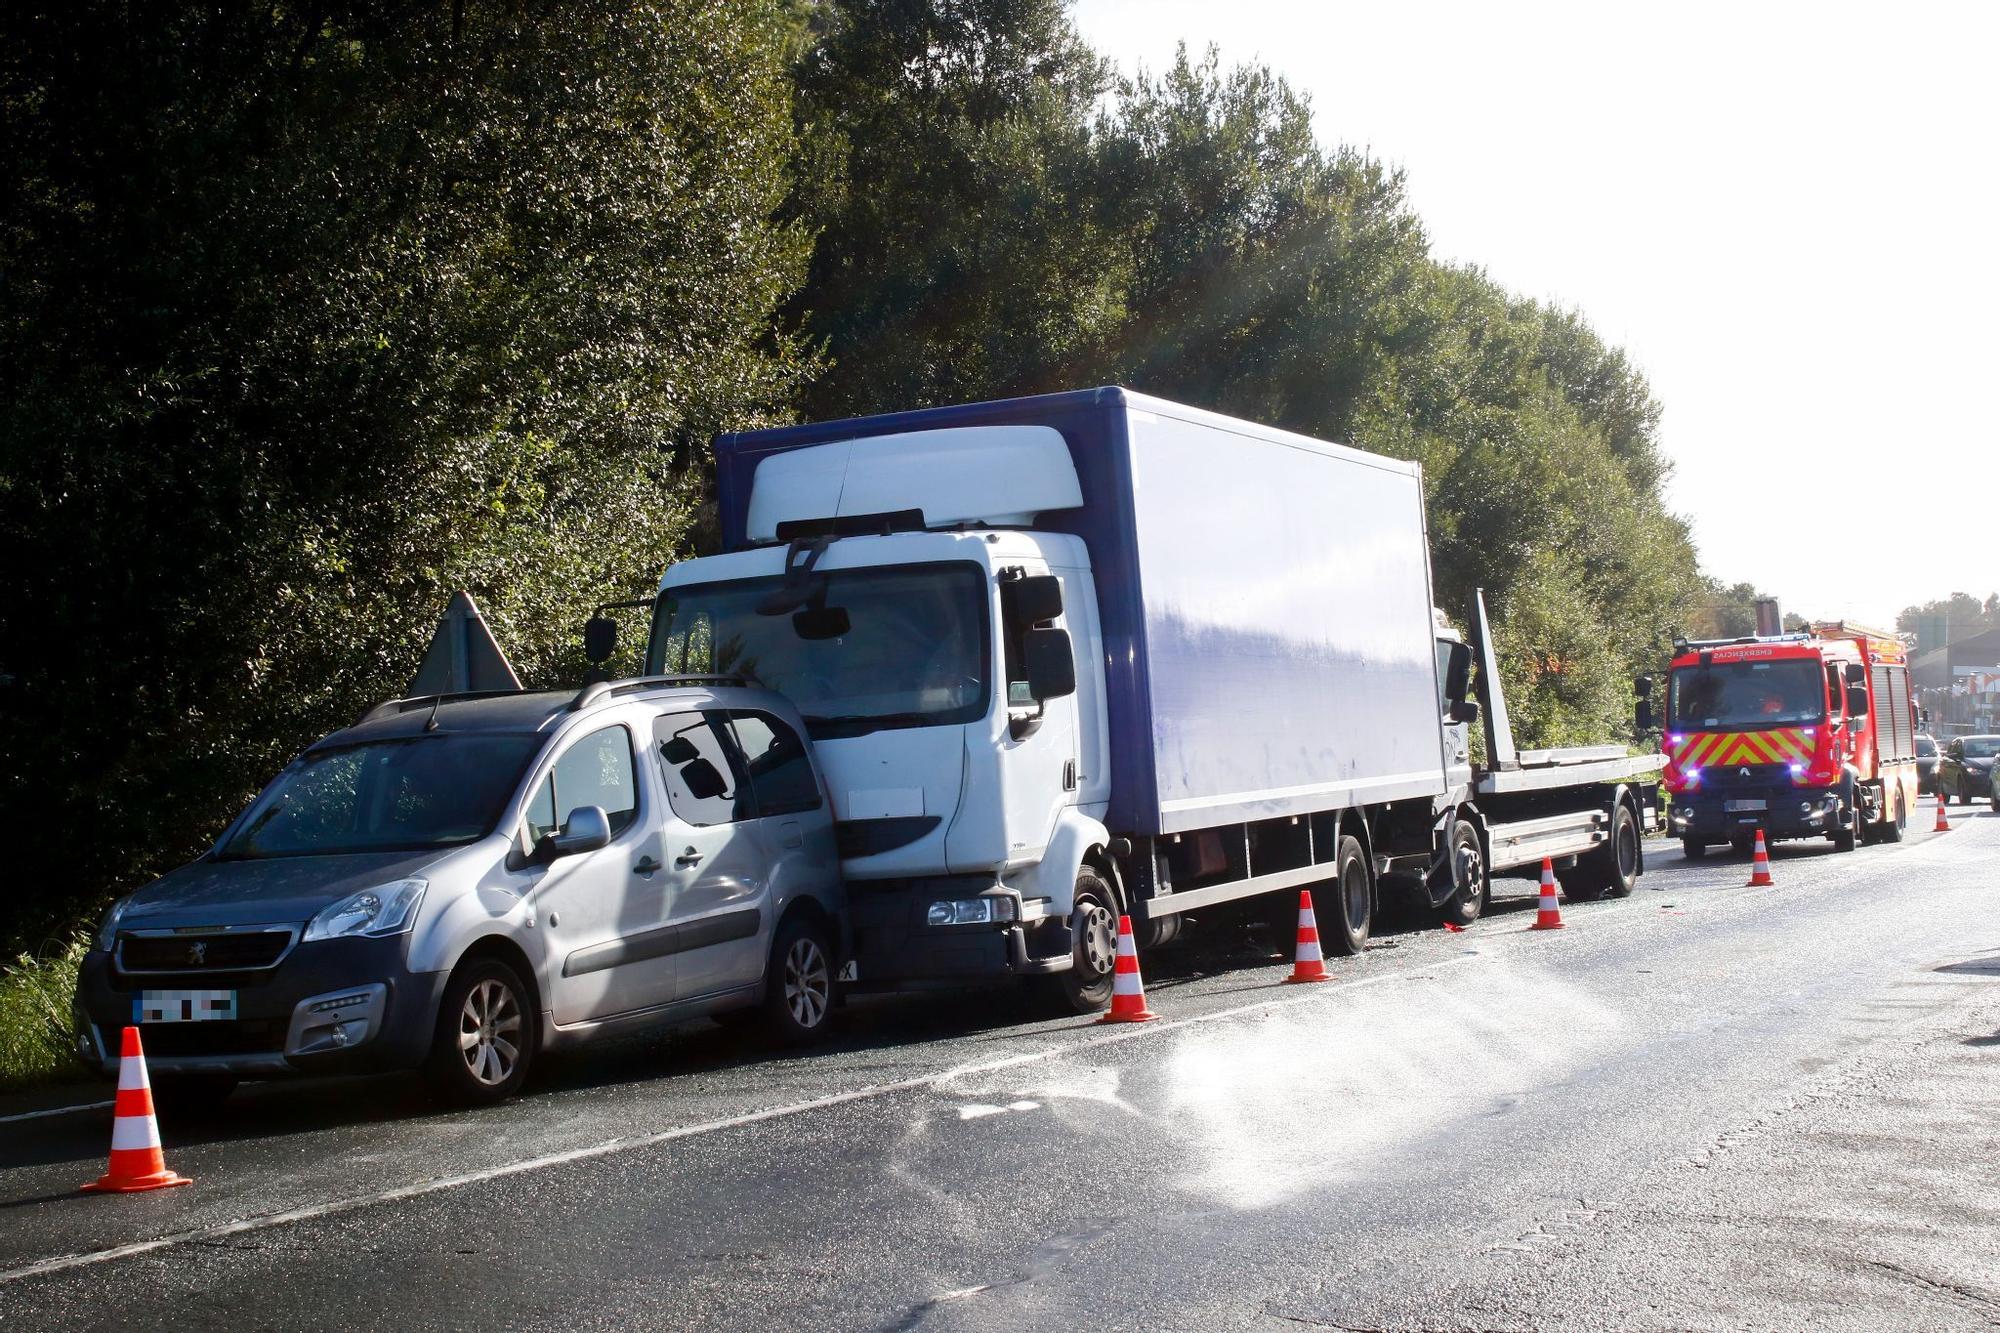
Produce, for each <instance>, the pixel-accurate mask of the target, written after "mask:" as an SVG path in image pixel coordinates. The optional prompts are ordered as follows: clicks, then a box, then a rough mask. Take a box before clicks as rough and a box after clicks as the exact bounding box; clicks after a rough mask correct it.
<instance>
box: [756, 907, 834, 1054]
mask: <svg viewBox="0 0 2000 1333" xmlns="http://www.w3.org/2000/svg"><path fill="white" fill-rule="evenodd" d="M832 1016H833V943H832V941H830V940H829V939H827V936H826V928H825V927H824V926H822V925H820V924H819V922H818V921H817V920H815V919H814V918H812V917H810V916H808V915H806V914H805V913H804V912H800V913H798V914H796V915H794V916H790V917H787V918H786V919H785V923H784V924H783V925H782V926H779V927H778V937H777V938H776V939H775V940H773V941H771V961H770V963H769V964H768V965H767V967H766V970H765V973H764V1027H765V1030H766V1031H768V1032H769V1033H770V1034H771V1035H772V1036H773V1037H775V1038H776V1039H777V1040H778V1041H781V1042H783V1043H784V1044H785V1045H787V1046H804V1045H806V1044H808V1043H809V1042H815V1041H818V1040H819V1039H820V1038H821V1037H823V1036H825V1035H826V1024H827V1020H828V1019H829V1018H831V1017H832Z"/></svg>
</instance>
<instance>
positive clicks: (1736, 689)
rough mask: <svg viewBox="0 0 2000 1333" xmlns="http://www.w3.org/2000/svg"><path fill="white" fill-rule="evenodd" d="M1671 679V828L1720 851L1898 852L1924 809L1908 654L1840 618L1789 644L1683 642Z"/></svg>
mask: <svg viewBox="0 0 2000 1333" xmlns="http://www.w3.org/2000/svg"><path fill="white" fill-rule="evenodd" d="M1674 647H1675V655H1674V660H1673V666H1672V668H1671V670H1670V671H1669V673H1668V678H1667V718H1666V729H1665V740H1664V745H1663V749H1664V750H1665V753H1666V758H1667V766H1666V770H1665V772H1664V773H1663V775H1662V778H1663V781H1664V783H1665V785H1666V788H1667V790H1668V791H1669V792H1671V793H1672V794H1673V816H1672V821H1671V825H1670V829H1671V832H1672V833H1673V834H1674V835H1675V836H1676V837H1678V838H1680V839H1681V844H1682V846H1683V847H1685V848H1686V850H1687V854H1688V855H1689V856H1690V857H1698V856H1702V855H1704V854H1705V853H1706V852H1707V850H1708V848H1709V847H1710V846H1711V845H1713V844H1718V843H1727V844H1729V845H1730V846H1732V847H1734V848H1736V850H1737V851H1738V852H1740V853H1747V852H1749V851H1750V849H1751V847H1752V844H1753V842H1754V840H1755V838H1756V835H1757V832H1758V830H1760V829H1761V830H1762V831H1763V833H1764V837H1765V839H1766V840H1767V841H1777V840H1779V839H1783V838H1820V837H1823V838H1826V839H1827V840H1828V841H1830V842H1832V843H1833V845H1834V846H1835V847H1837V848H1839V849H1840V850H1842V851H1851V850H1852V849H1853V848H1854V847H1855V845H1856V844H1857V843H1863V842H1895V841H1897V840H1899V839H1900V838H1901V837H1902V836H1903V830H1904V828H1905V827H1906V826H1907V825H1908V823H1909V814H1910V810H1911V809H1912V808H1913V807H1914V806H1915V805H1916V803H1917V762H1916V732H1917V725H1916V721H1917V719H1916V710H1915V706H1914V705H1913V703H1912V701H1911V694H1910V668H1909V657H1908V653H1907V651H1906V650H1905V648H1904V646H1903V644H1902V642H1901V641H1900V640H1898V639H1897V638H1896V637H1895V636H1894V635H1890V634H1884V633H1882V632H1880V631H1877V630H1870V629H1864V628H1862V627H1860V626H1858V625H1851V624H1848V623H1846V622H1843V621H1830V622H1825V623H1822V624H1816V625H1814V626H1813V627H1812V628H1811V629H1810V630H1805V631H1801V632H1798V633H1793V634H1765V635H1752V636H1747V637H1744V638H1738V639H1717V640H1707V641H1698V642H1682V643H1678V644H1676V645H1675V646H1674Z"/></svg>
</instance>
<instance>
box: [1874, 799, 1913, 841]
mask: <svg viewBox="0 0 2000 1333" xmlns="http://www.w3.org/2000/svg"><path fill="white" fill-rule="evenodd" d="M1909 826H1910V808H1909V806H1907V805H1905V804H1904V803H1903V789H1902V788H1901V787H1898V788H1896V817H1895V818H1894V819H1891V820H1890V821H1889V822H1888V823H1886V824H1884V825H1882V836H1881V840H1882V841H1883V842H1901V841H1902V840H1903V830H1904V829H1906V828H1908V827H1909Z"/></svg>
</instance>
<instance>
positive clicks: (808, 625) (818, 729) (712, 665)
mask: <svg viewBox="0 0 2000 1333" xmlns="http://www.w3.org/2000/svg"><path fill="white" fill-rule="evenodd" d="M812 579H813V587H812V596H811V599H810V600H809V601H808V602H807V604H806V608H805V609H799V608H795V607H793V606H790V605H783V609H775V610H774V609H773V603H772V601H771V599H772V597H773V594H775V593H778V592H779V591H780V590H781V588H782V586H783V583H784V580H783V579H782V578H779V577H775V576H774V577H771V578H761V579H742V580H738V581H735V582H730V583H700V584H690V585H689V586H687V587H684V588H670V589H668V590H667V592H666V593H664V594H663V595H662V596H661V598H660V603H659V606H658V607H657V608H656V609H655V611H654V613H653V638H652V645H651V648H650V650H649V651H648V653H647V662H646V669H647V671H648V672H649V673H652V674H665V673H688V672H693V673H699V674H704V675H706V674H714V675H725V676H740V677H742V678H743V679H744V680H745V681H747V682H748V683H750V684H753V685H762V686H764V687H766V688H768V689H773V690H776V691H778V692H779V693H780V694H783V695H785V696H787V697H788V698H790V699H791V701H792V702H793V703H794V704H796V705H798V709H799V711H800V712H801V713H802V714H804V715H805V721H806V728H807V730H809V731H810V732H811V733H812V734H813V735H814V736H817V737H827V736H841V735H859V734H861V733H863V732H868V731H877V730H881V729H884V728H889V727H931V726H941V725H944V724H946V723H965V722H972V721H976V720H978V719H979V718H982V717H984V716H986V711H987V707H988V701H989V700H990V698H991V690H990V684H989V680H990V677H991V674H992V673H991V671H990V670H989V668H988V658H989V657H990V656H991V653H990V651H989V647H988V644H989V642H990V640H989V633H990V630H989V627H988V624H987V603H986V579H985V574H984V572H983V571H982V570H981V569H980V568H979V566H977V565H974V564H970V563H960V562H954V563H949V564H934V565H903V566H898V567H895V568H876V569H836V570H829V571H827V572H825V573H821V574H815V575H813V576H812ZM780 604H781V605H782V603H780ZM836 631H837V632H836Z"/></svg>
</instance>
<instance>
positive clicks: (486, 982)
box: [424, 958, 539, 1106]
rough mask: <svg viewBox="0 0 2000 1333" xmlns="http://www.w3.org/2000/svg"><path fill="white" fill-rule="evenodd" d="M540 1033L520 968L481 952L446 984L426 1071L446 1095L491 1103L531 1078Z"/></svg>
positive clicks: (466, 1103) (468, 1103) (460, 1100)
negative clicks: (482, 954)
mask: <svg viewBox="0 0 2000 1333" xmlns="http://www.w3.org/2000/svg"><path fill="white" fill-rule="evenodd" d="M538 1037H539V1033H538V1031H537V1025H536V1021H535V1009H534V1005H533V1004H532V1003H531V1002H530V1001H529V999H528V988H527V986H526V985H525V984H524V983H523V982H522V981H521V976H520V974H519V973H518V972H516V971H515V970H514V969H513V968H511V967H509V966H508V965H507V964H506V963H503V962H501V961H500V960H499V959H498V958H476V959H474V960H473V961H471V962H469V963H466V964H465V965H464V966H462V967H460V968H459V969H458V971H457V972H455V973H453V974H452V978H451V982H450V984H449V985H447V986H446V987H445V988H444V1002H443V1003H442V1004H440V1005H439V1006H438V1023H437V1034H436V1036H435V1037H434V1038H433V1039H432V1041H431V1053H430V1058H429V1060H427V1061H426V1062H425V1065H424V1072H425V1074H427V1075H428V1076H429V1078H430V1081H431V1086H432V1087H434V1088H435V1089H436V1090H437V1091H438V1093H439V1095H440V1096H442V1097H444V1098H445V1100H447V1101H450V1102H455V1103H457V1104H458V1105H460V1106H487V1105H491V1104H492V1103H494V1102H498V1101H503V1100H505V1099H506V1098H508V1097H511V1096H513V1095H514V1094H515V1093H517V1092H519V1091H520V1090H521V1085H522V1084H523V1083H525V1082H527V1079H528V1066H529V1065H530V1064H531V1063H532V1062H533V1061H534V1056H535V1046H536V1042H537V1040H538Z"/></svg>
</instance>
